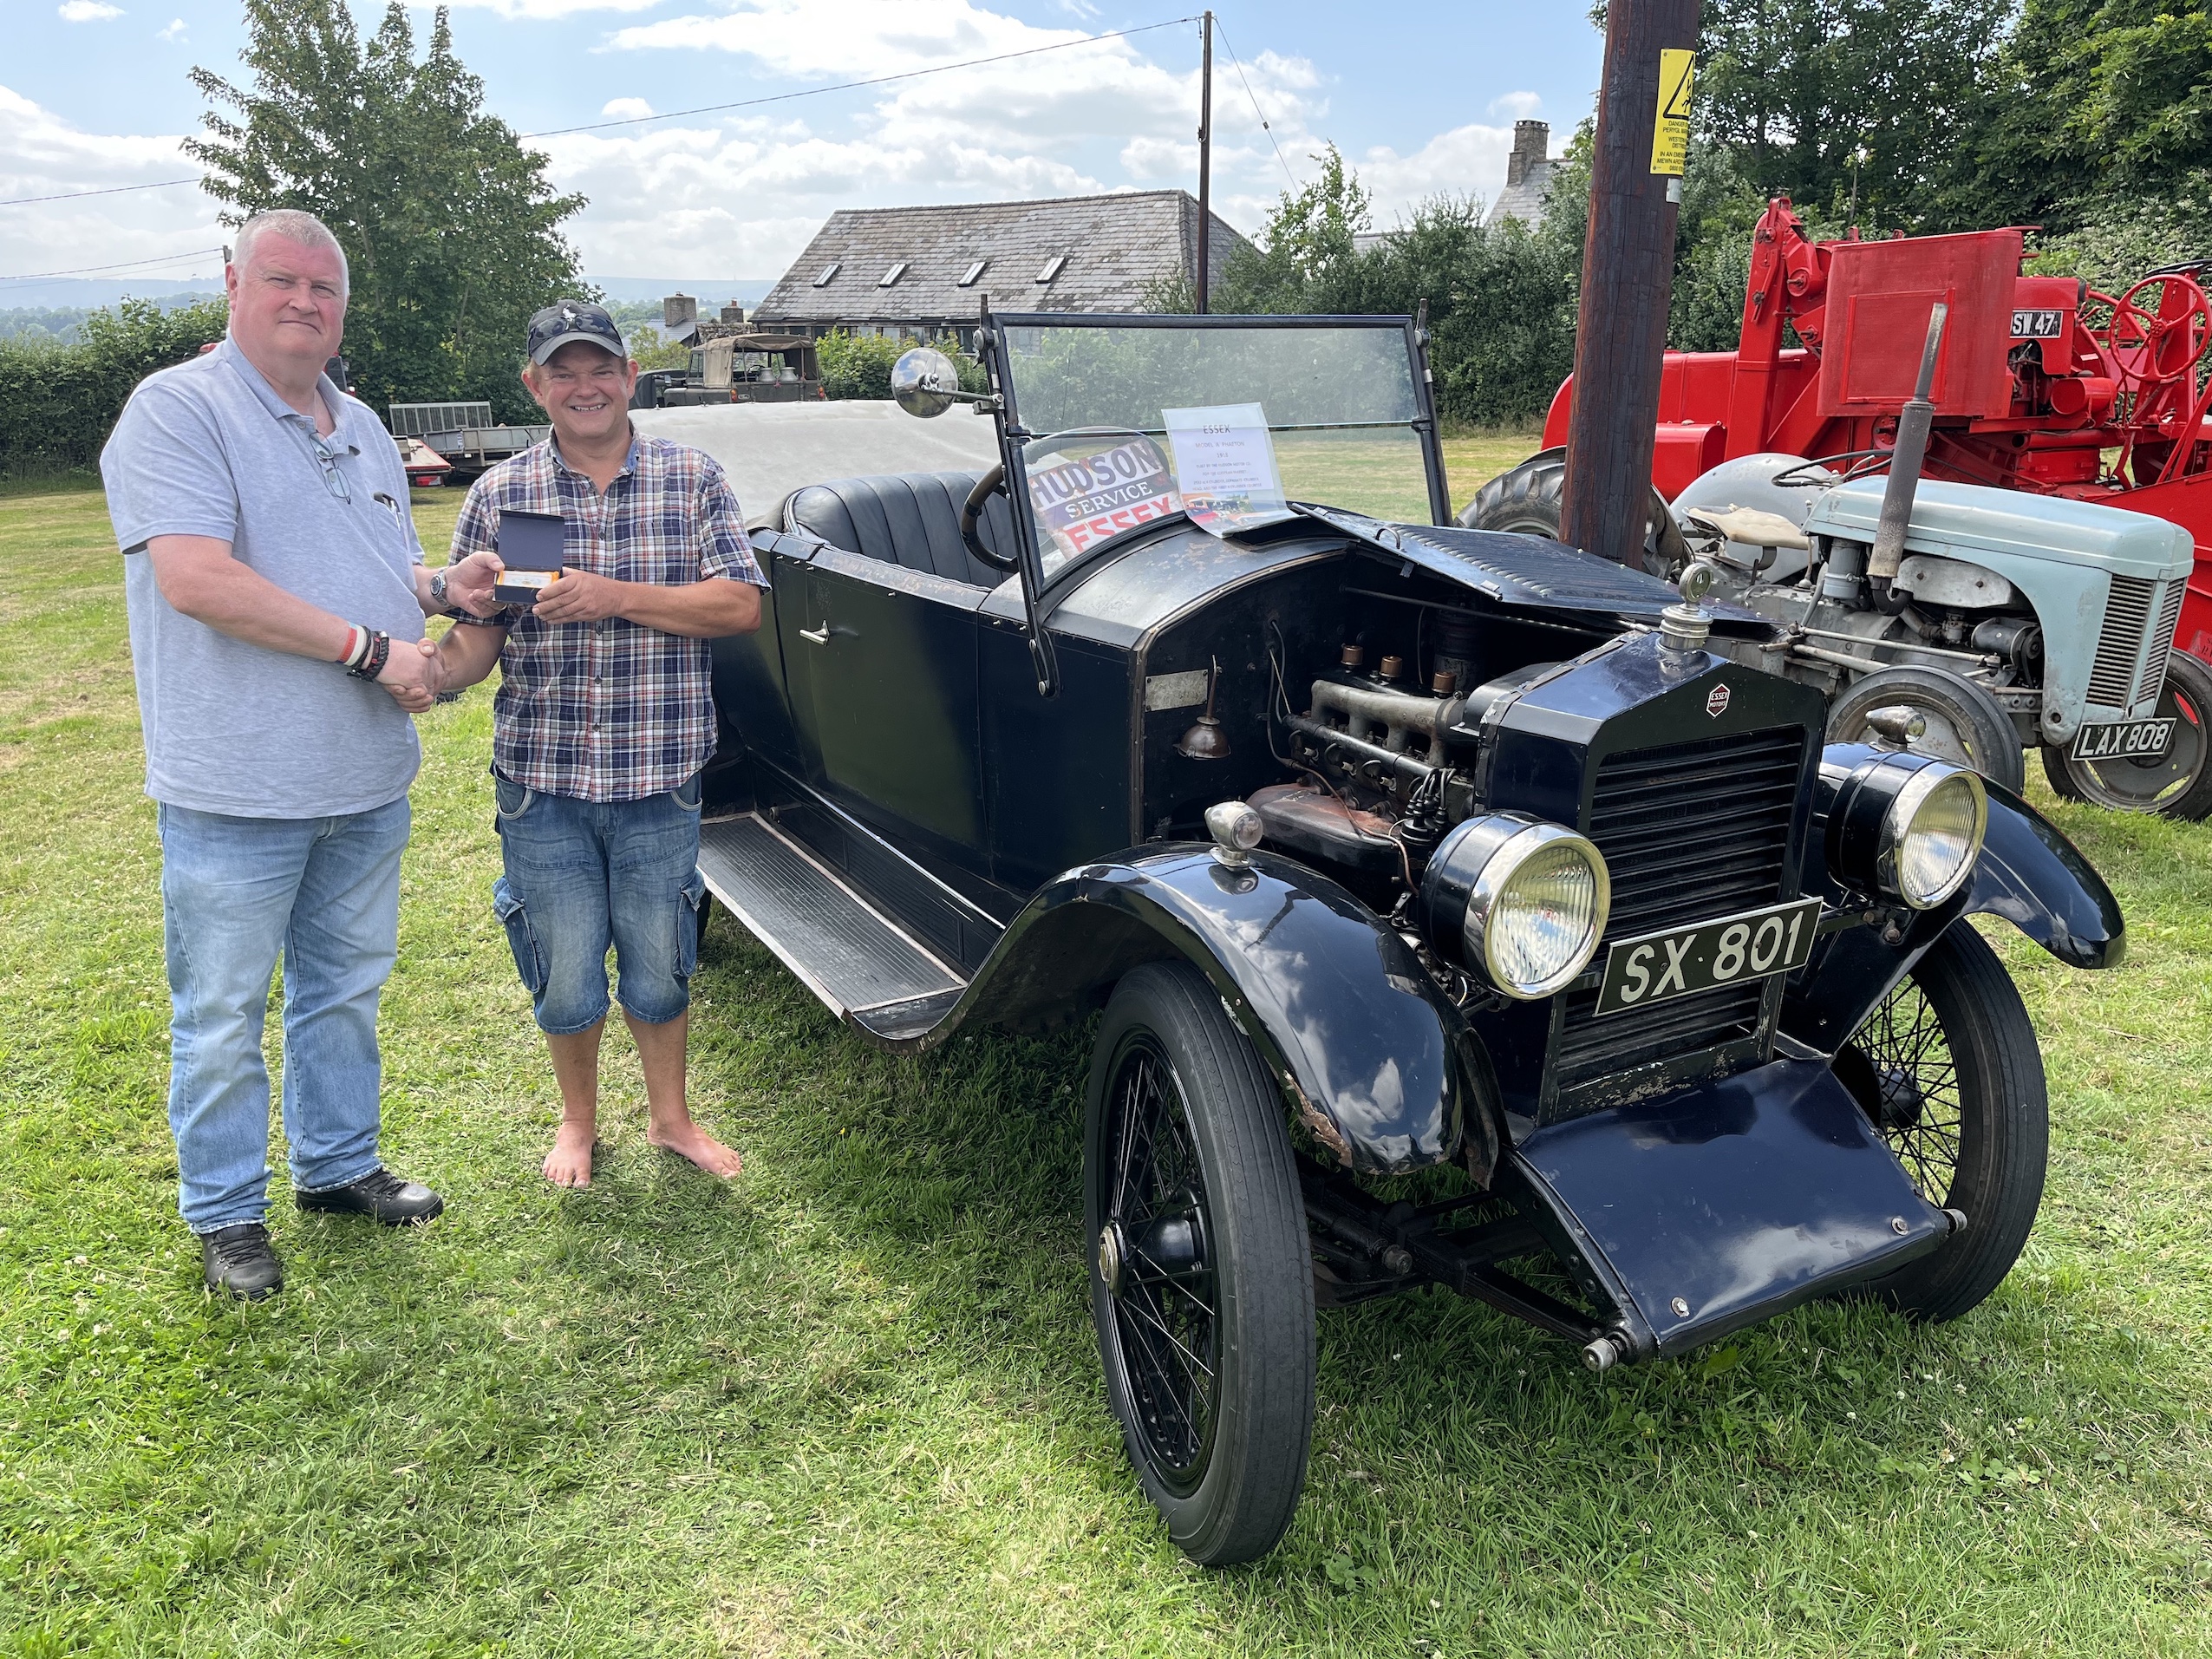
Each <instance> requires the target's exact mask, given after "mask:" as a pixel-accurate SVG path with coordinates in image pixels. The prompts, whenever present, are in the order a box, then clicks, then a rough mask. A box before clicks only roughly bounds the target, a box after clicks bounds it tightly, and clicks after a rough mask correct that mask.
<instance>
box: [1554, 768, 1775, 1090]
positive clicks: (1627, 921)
mask: <svg viewBox="0 0 2212 1659" xmlns="http://www.w3.org/2000/svg"><path fill="white" fill-rule="evenodd" d="M1804 758H1805V734H1804V730H1803V729H1802V728H1798V727H1795V726H1785V727H1778V728H1769V729H1768V730H1765V731H1759V732H1746V733H1744V734H1741V735H1737V736H1733V737H1713V738H1706V739H1704V740H1702V741H1698V742H1693V743H1672V744H1668V745H1667V746H1665V747H1663V748H1648V749H1633V750H1629V751H1628V752H1626V753H1623V754H1616V755H1614V756H1612V757H1611V758H1610V759H1608V761H1605V762H1604V763H1603V765H1602V766H1601V767H1599V769H1598V774H1597V785H1596V787H1595V791H1594V792H1593V796H1592V800H1591V806H1590V822H1589V837H1590V839H1592V840H1593V841H1595V842H1596V843H1597V845H1598V849H1599V850H1600V851H1601V852H1603V853H1604V854H1605V862H1606V867H1607V868H1608V870H1609V871H1611V872H1612V876H1613V912H1612V916H1611V918H1610V919H1609V920H1608V922H1607V924H1606V929H1605V938H1604V941H1603V942H1602V944H1601V945H1600V946H1599V950H1598V954H1597V957H1596V960H1597V962H1598V963H1601V964H1602V963H1603V962H1604V960H1605V951H1606V950H1607V949H1608V947H1610V945H1611V944H1612V943H1613V941H1614V940H1615V939H1625V938H1632V937H1635V935H1637V934H1639V933H1650V932H1653V931H1656V930H1658V929H1661V928H1667V927H1674V926H1678V925H1680V924H1684V923H1687V922H1696V921H1701V920H1703V919H1705V918H1708V917H1714V916H1726V915H1727V914H1728V913H1729V912H1731V911H1739V910H1749V909H1752V907H1754V906H1756V905H1769V904H1772V903H1774V902H1775V901H1776V900H1778V899H1779V898H1783V897H1784V896H1785V895H1784V892H1783V878H1784V875H1785V872H1786V871H1787V869H1788V866H1789V853H1790V825H1791V816H1792V814H1793V813H1794V812H1795V810H1796V807H1797V799H1798V781H1799V780H1800V778H1801V777H1802V775H1803V773H1804ZM1763 994H1764V983H1763V982H1753V983H1748V984H1742V985H1726V986H1722V987H1720V988H1719V989H1717V990H1711V991H1706V992H1702V993H1700V994H1699V995H1698V996H1685V997H1680V998H1678V999H1676V1000H1675V1001H1674V1002H1670V1003H1654V1005H1652V1006H1651V1007H1648V1008H1641V1009H1629V1010H1628V1011H1627V1012H1624V1013H1620V1014H1612V1015H1608V1016H1606V1017H1605V1018H1604V1019H1602V1020H1600V1019H1596V1018H1594V1017H1593V1016H1592V1014H1591V1010H1592V1009H1594V1008H1595V1007H1596V1005H1597V993H1596V992H1595V991H1594V990H1580V991H1570V992H1569V993H1568V994H1567V996H1566V998H1565V1009H1564V1010H1563V1016H1562V1018H1561V1022H1560V1027H1559V1036H1558V1041H1557V1042H1556V1045H1555V1047H1554V1048H1553V1054H1552V1075H1553V1077H1554V1079H1555V1080H1556V1087H1557V1089H1558V1091H1559V1092H1560V1093H1561V1094H1565V1093H1567V1092H1569V1091H1571V1090H1576V1089H1578V1088H1580V1087H1582V1086H1584V1085H1586V1084H1589V1083H1591V1082H1594V1081H1596V1080H1598V1079H1600V1078H1603V1077H1606V1076H1608V1075H1613V1074H1619V1073H1621V1072H1624V1071H1628V1070H1630V1069H1632V1068H1635V1067H1638V1066H1641V1065H1645V1064H1648V1063H1650V1062H1652V1061H1661V1060H1670V1059H1674V1058H1677V1057H1679V1056H1681V1055H1692V1054H1696V1053H1699V1052H1700V1051H1702V1050H1705V1049H1709V1048H1718V1047H1719V1046H1720V1045H1722V1044H1724V1043H1727V1042H1736V1041H1738V1040H1739V1039H1741V1038H1745V1037H1751V1036H1755V1035H1758V1032H1759V1009H1760V1003H1761V1000H1762V997H1763Z"/></svg>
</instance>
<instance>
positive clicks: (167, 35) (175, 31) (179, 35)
mask: <svg viewBox="0 0 2212 1659" xmlns="http://www.w3.org/2000/svg"><path fill="white" fill-rule="evenodd" d="M184 37H185V20H184V19H183V18H181V17H172V18H171V19H170V20H169V26H168V27H167V28H166V29H155V30H154V31H153V38H154V39H156V40H163V41H167V42H170V43H171V44H172V45H174V44H175V43H176V42H179V41H181V40H182V39H184Z"/></svg>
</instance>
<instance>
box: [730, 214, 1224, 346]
mask: <svg viewBox="0 0 2212 1659" xmlns="http://www.w3.org/2000/svg"><path fill="white" fill-rule="evenodd" d="M1211 219H1212V235H1211V241H1210V245H1209V249H1208V259H1207V263H1208V264H1209V265H1211V266H1212V268H1213V279H1214V280H1215V281H1216V282H1217V283H1218V282H1219V281H1220V280H1221V277H1222V272H1223V270H1224V269H1225V267H1226V266H1227V265H1228V262H1229V256H1230V251H1231V250H1232V249H1233V248H1235V247H1237V246H1238V245H1241V244H1242V243H1243V239H1244V238H1243V237H1241V236H1239V235H1238V234H1237V232H1235V231H1234V230H1232V229H1231V228H1230V226H1229V225H1227V224H1226V223H1225V222H1223V219H1222V217H1221V215H1220V214H1218V213H1216V214H1213V215H1211ZM1197 239H1198V204H1197V200H1196V199H1194V198H1193V197H1192V196H1191V194H1190V193H1189V192H1187V191H1183V190H1148V191H1135V192H1126V193H1119V194H1115V195H1110V196H1062V197H1056V198H1053V199H1048V200H1044V201H1006V202H969V203H960V204H954V205H947V206H931V207H871V208H846V209H844V210H841V211H840V212H835V213H832V214H831V215H830V218H829V220H828V222H827V223H826V224H825V225H823V226H822V228H821V229H820V230H819V231H818V232H815V233H814V239H813V240H812V242H810V243H808V244H807V245H806V251H805V252H804V253H802V254H800V255H799V258H798V260H797V261H796V263H794V264H793V265H792V267H791V269H790V270H788V271H785V272H784V274H783V278H782V280H781V281H780V282H778V283H777V284H776V285H775V286H774V287H773V289H771V290H770V291H769V292H768V297H767V298H766V299H764V300H762V301H761V302H760V305H759V306H758V307H757V308H756V309H755V310H754V314H753V315H754V318H755V320H756V321H758V322H760V323H777V324H780V325H786V326H790V325H796V324H801V323H812V324H816V325H820V324H825V323H867V322H882V323H891V322H911V321H918V320H928V321H945V320H950V319H960V318H971V317H974V316H975V314H976V309H977V304H978V301H979V299H980V297H982V295H984V294H989V296H990V297H991V305H992V307H993V309H994V310H1008V311H1024V310H1052V311H1134V310H1142V309H1144V292H1145V287H1146V286H1147V284H1151V283H1152V282H1154V281H1156V280H1158V278H1163V277H1171V276H1173V275H1174V274H1175V273H1176V272H1177V271H1182V272H1183V273H1184V274H1185V275H1189V274H1191V273H1192V272H1195V271H1196V270H1197ZM1063 255H1064V256H1066V259H1067V263H1066V264H1065V265H1063V266H1061V268H1060V271H1059V272H1058V274H1057V275H1056V276H1055V277H1054V278H1053V280H1051V281H1050V282H1043V283H1041V282H1039V281H1037V280H1036V278H1037V274H1038V272H1039V271H1041V270H1042V269H1043V268H1044V267H1045V266H1046V265H1047V264H1048V263H1049V262H1050V261H1051V260H1053V259H1054V258H1060V257H1061V256H1063ZM979 259H982V260H988V261H989V264H988V265H986V266H985V268H984V270H983V272H982V275H981V276H980V277H979V278H977V279H976V280H975V282H974V283H972V284H969V285H968V286H966V287H962V285H961V283H960V279H961V278H962V277H963V276H965V275H966V274H967V272H968V269H969V266H971V265H974V264H975V262H976V261H977V260H979ZM902 261H904V264H905V266H906V269H905V270H904V271H903V272H901V273H900V275H899V278H898V280H897V282H896V283H894V284H892V285H891V286H890V287H888V288H885V287H882V286H880V285H879V284H880V283H881V282H882V279H883V278H884V273H885V272H886V271H889V270H890V269H891V266H893V265H897V264H899V263H900V262H902ZM832 264H835V265H837V266H838V273H837V275H836V276H835V277H834V278H832V279H831V280H830V282H829V283H828V284H826V285H825V286H822V287H819V288H818V287H816V286H815V285H814V284H815V279H816V278H819V276H820V275H821V273H822V271H824V270H825V268H826V267H828V266H829V265H832Z"/></svg>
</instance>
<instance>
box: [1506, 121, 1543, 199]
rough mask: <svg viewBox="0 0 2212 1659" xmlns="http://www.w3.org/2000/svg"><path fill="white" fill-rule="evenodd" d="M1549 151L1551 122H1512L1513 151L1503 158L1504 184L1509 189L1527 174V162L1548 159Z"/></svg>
mask: <svg viewBox="0 0 2212 1659" xmlns="http://www.w3.org/2000/svg"><path fill="white" fill-rule="evenodd" d="M1550 151H1551V123H1550V121H1515V122H1514V123H1513V153H1512V154H1511V155H1509V156H1508V157H1506V158H1505V185H1506V188H1507V189H1509V190H1510V189H1511V188H1512V187H1513V186H1515V185H1517V184H1519V183H1520V182H1521V181H1522V180H1524V179H1525V178H1527V177H1528V176H1529V163H1530V162H1531V161H1543V160H1548V159H1549V157H1550Z"/></svg>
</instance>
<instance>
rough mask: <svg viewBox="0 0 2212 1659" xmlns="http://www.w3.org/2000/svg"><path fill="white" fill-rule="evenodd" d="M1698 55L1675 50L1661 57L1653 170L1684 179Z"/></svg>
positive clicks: (1663, 53)
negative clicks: (1683, 168) (1691, 90)
mask: <svg viewBox="0 0 2212 1659" xmlns="http://www.w3.org/2000/svg"><path fill="white" fill-rule="evenodd" d="M1697 62H1698V55H1697V54H1696V53H1695V52H1693V51H1687V50H1683V49H1679V48H1675V47H1666V48H1663V49H1661V52H1660V54H1659V118H1658V120H1657V121H1656V122H1655V123H1654V126H1653V127H1652V134H1651V170H1652V171H1653V172H1654V173H1666V174H1667V175H1669V176H1670V177H1672V178H1676V179H1679V178H1680V177H1681V176H1682V166H1683V163H1684V161H1685V160H1687V157H1688V155H1689V153H1690V82H1691V80H1692V78H1693V75H1695V73H1696V70H1697Z"/></svg>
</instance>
